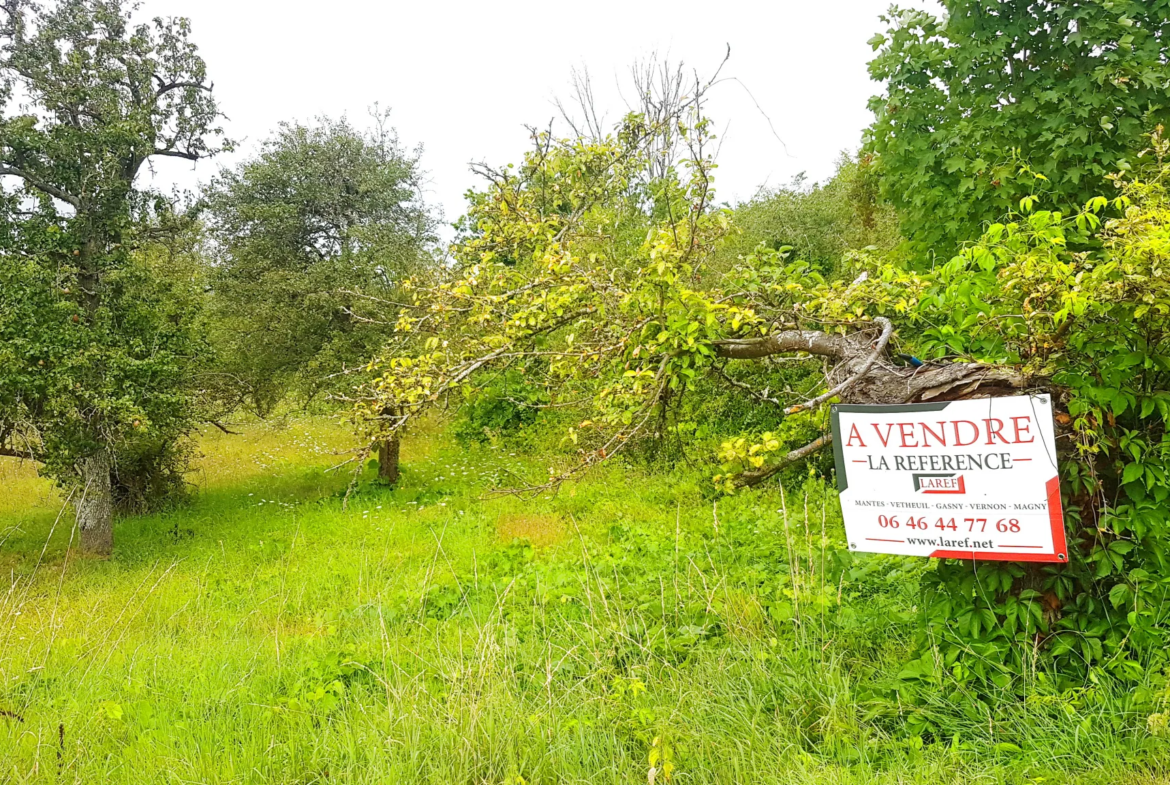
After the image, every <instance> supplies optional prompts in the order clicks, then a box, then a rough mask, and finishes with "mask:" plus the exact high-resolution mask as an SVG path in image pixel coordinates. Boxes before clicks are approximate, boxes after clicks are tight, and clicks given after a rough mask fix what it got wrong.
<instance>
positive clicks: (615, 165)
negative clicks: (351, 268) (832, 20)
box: [354, 90, 1170, 682]
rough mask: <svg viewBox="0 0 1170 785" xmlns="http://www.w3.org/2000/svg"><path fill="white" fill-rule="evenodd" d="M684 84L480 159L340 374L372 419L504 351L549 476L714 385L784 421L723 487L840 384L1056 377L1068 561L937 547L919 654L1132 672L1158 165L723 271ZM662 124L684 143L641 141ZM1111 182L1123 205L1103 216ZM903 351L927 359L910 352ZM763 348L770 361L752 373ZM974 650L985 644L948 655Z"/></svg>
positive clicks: (763, 470)
mask: <svg viewBox="0 0 1170 785" xmlns="http://www.w3.org/2000/svg"><path fill="white" fill-rule="evenodd" d="M695 94H696V95H697V96H698V98H696V99H688V100H685V101H683V102H681V103H680V105H679V106H678V107H677V109H676V111H674V112H672V113H670V115H669V117H668V118H667V119H666V120H665V121H663V120H662V118H661V116H659V118H658V119H654V120H651V119H647V116H646V115H644V114H635V115H631V116H628V117H627V118H625V119H624V121H623V122H622V123H621V125H620V126H619V127H618V128H617V129H616V130H615V131H614V132H613V133H612V134H610V135H607V136H604V137H596V136H594V137H591V138H580V137H578V138H571V139H556V138H554V137H552V136H551V135H549V134H547V133H534V135H533V140H534V149H533V151H532V152H530V153H529V154H528V155H527V156H526V157H525V159H524V161H523V163H522V164H521V165H520V166H519V167H515V168H512V167H509V168H506V169H502V170H487V169H485V170H484V173H485V174H486V175H487V176H488V178H489V185H488V187H487V188H486V189H485V190H484V191H482V192H480V193H477V194H474V195H473V197H472V199H471V206H470V212H469V218H468V220H467V221H466V222H465V224H464V232H465V234H464V236H463V238H462V239H461V240H460V242H458V243H457V244H456V246H455V249H454V250H455V257H456V261H457V264H456V265H455V266H453V267H452V268H450V269H448V270H440V271H436V272H435V273H434V274H433V275H432V276H431V277H428V278H418V279H414V280H412V281H411V282H410V283H409V286H408V291H409V292H410V297H411V301H410V302H409V303H406V304H404V305H405V306H406V307H404V310H403V313H402V316H401V318H400V320H399V323H398V326H397V328H398V334H399V339H398V340H397V341H396V342H395V343H394V344H393V345H392V346H391V347H389V348H388V349H387V350H386V352H385V353H384V354H383V356H381V357H379V358H378V359H377V360H375V361H374V362H373V363H371V365H370V369H369V370H370V372H371V379H372V381H369V382H367V383H366V384H364V385H363V386H362V387H361V388H360V389H359V391H358V392H357V394H356V396H355V404H354V405H355V410H354V414H355V420H356V422H357V424H358V426H359V429H360V431H361V433H362V435H363V436H364V437H365V438H366V439H367V440H368V443H371V444H377V443H382V442H385V441H387V440H390V439H393V438H395V437H396V435H397V434H399V433H400V432H401V431H402V430H403V429H404V428H406V427H408V426H409V425H410V423H412V422H413V421H414V420H415V419H417V418H418V417H420V416H422V415H423V414H424V413H425V412H427V411H428V410H432V409H436V408H439V409H448V410H451V409H458V408H459V407H461V406H463V405H464V404H465V403H466V402H467V401H469V400H474V399H475V397H476V396H477V395H479V394H480V393H481V392H482V391H483V390H485V389H487V388H489V387H490V386H491V385H492V384H494V383H495V382H496V381H497V380H498V379H500V378H501V377H502V375H505V374H507V375H509V377H510V378H513V379H515V378H520V379H524V380H525V383H526V384H528V385H529V386H530V390H529V391H528V394H526V395H525V396H524V400H525V401H528V402H531V403H530V405H533V406H538V407H545V408H551V409H556V410H557V411H558V412H559V417H558V419H557V420H553V422H567V423H568V425H566V427H565V429H564V440H565V443H566V444H567V445H569V446H571V447H572V449H571V450H569V451H568V453H567V454H566V455H565V456H563V458H562V460H561V461H560V462H559V463H558V464H556V465H553V466H551V467H550V470H549V474H548V476H547V477H541V478H537V479H535V480H530V481H521V482H520V483H519V485H518V487H516V488H514V489H513V490H515V491H518V492H525V491H527V492H530V493H540V492H545V491H547V490H549V489H552V488H555V487H556V486H557V485H558V484H559V483H561V482H563V481H564V480H566V479H568V478H570V477H572V476H574V475H576V474H577V473H579V472H581V471H584V470H586V469H588V468H589V467H591V466H594V465H596V464H597V463H599V462H600V461H604V460H607V459H609V458H612V457H613V456H614V455H616V454H619V453H621V452H622V451H624V450H627V449H628V448H629V447H630V446H631V445H634V444H638V443H640V442H644V441H645V440H648V439H654V438H660V437H661V436H662V435H664V434H666V433H668V432H671V431H672V430H673V432H674V433H676V434H685V433H686V431H685V429H683V428H681V427H679V426H680V423H679V416H680V412H681V411H683V409H684V407H683V406H682V405H681V404H682V402H683V401H684V400H687V401H688V404H687V406H688V407H689V411H691V412H692V413H693V412H694V411H696V410H697V411H699V412H701V411H702V405H703V401H702V400H701V399H700V400H697V401H695V400H690V398H695V397H697V396H700V395H702V394H703V391H709V390H712V389H716V388H717V387H719V386H722V387H723V388H724V389H726V390H730V391H732V392H734V393H735V394H738V395H741V396H742V400H743V401H744V405H746V406H759V407H771V408H774V409H775V410H776V412H777V413H778V421H779V422H780V426H779V427H778V428H777V429H775V430H773V431H772V432H768V433H743V434H728V436H729V438H728V439H727V441H726V442H725V443H724V444H723V446H722V448H721V449H720V450H719V456H718V460H719V461H720V462H721V463H722V467H721V469H719V470H715V469H714V468H713V471H712V473H713V475H715V482H716V484H717V485H718V487H719V489H720V490H721V491H723V492H729V493H734V492H736V490H737V489H739V488H742V487H744V486H749V485H754V484H757V483H760V482H762V481H764V480H767V479H768V478H771V477H774V476H775V475H776V474H777V473H778V472H779V471H780V470H781V469H783V468H784V467H785V466H788V465H790V464H792V463H793V462H794V461H797V460H801V459H803V458H806V457H808V456H810V455H813V454H814V453H816V452H817V451H818V450H820V449H822V448H824V447H825V446H826V445H828V444H829V443H830V441H831V434H829V433H827V432H826V429H827V423H826V419H827V418H826V417H825V411H826V407H827V405H828V404H830V403H831V402H834V401H846V402H858V403H908V402H917V401H927V400H930V401H946V400H956V399H962V398H969V397H982V396H987V395H994V394H1011V393H1014V392H1019V391H1021V390H1028V389H1034V390H1041V389H1043V390H1048V391H1051V392H1053V393H1054V394H1055V396H1056V398H1057V399H1058V400H1059V401H1061V402H1062V403H1063V406H1064V409H1063V412H1065V413H1062V415H1061V417H1062V420H1063V419H1067V420H1068V422H1067V423H1065V425H1067V435H1065V436H1063V437H1062V438H1063V440H1064V441H1065V442H1066V443H1067V446H1068V449H1067V450H1066V451H1065V452H1066V455H1065V462H1064V475H1065V477H1066V479H1067V484H1066V486H1067V487H1066V491H1065V494H1066V499H1067V500H1068V504H1069V507H1070V514H1069V520H1070V525H1071V526H1072V528H1073V529H1074V531H1073V541H1074V542H1075V543H1076V544H1077V549H1076V551H1075V553H1076V556H1075V557H1074V558H1073V560H1072V561H1073V563H1072V564H1070V565H1068V566H1063V567H1051V568H1043V569H1041V570H1039V571H1037V570H1031V569H1028V568H1024V567H1021V566H1017V565H996V564H991V565H984V564H979V565H977V568H973V566H972V565H971V564H970V563H954V564H943V565H941V566H940V568H939V569H938V570H937V571H936V572H935V573H934V579H933V583H932V585H931V598H932V600H931V602H930V603H929V604H928V607H927V610H926V611H925V612H924V619H925V621H926V622H927V623H926V625H925V627H924V629H925V631H926V634H925V635H924V638H923V640H924V644H925V648H924V651H925V654H926V656H927V659H926V660H922V661H921V662H920V663H919V664H920V665H921V666H922V667H925V665H924V663H927V662H929V663H930V668H929V669H928V670H929V671H930V672H932V673H937V672H939V671H940V670H941V669H942V668H943V667H952V668H955V669H958V670H960V671H961V669H962V668H970V669H971V672H972V675H973V676H975V677H978V678H980V679H983V680H988V681H992V682H994V681H1010V680H1011V678H1012V676H1011V674H1013V673H1020V672H1023V671H1021V670H1020V669H1019V668H1018V666H1019V665H1020V663H1021V662H1022V661H1023V660H1025V659H1028V660H1029V661H1030V662H1032V661H1034V660H1035V659H1036V657H1037V656H1038V655H1039V654H1043V655H1044V656H1045V657H1055V658H1056V661H1057V663H1058V664H1059V666H1060V668H1061V669H1062V670H1063V671H1067V672H1072V671H1074V670H1076V669H1077V668H1081V669H1082V670H1083V666H1084V665H1085V664H1086V663H1087V664H1089V665H1091V666H1094V667H1096V666H1101V667H1104V668H1106V669H1108V670H1109V671H1111V672H1114V673H1117V674H1119V675H1121V676H1124V677H1129V676H1132V675H1135V674H1136V672H1137V668H1138V665H1137V662H1138V660H1137V659H1135V657H1136V656H1137V655H1136V654H1135V652H1141V651H1145V652H1150V651H1154V650H1155V649H1156V648H1157V647H1158V646H1159V645H1160V642H1161V635H1162V633H1161V623H1162V619H1161V618H1160V617H1159V616H1158V612H1159V611H1158V608H1159V601H1160V597H1161V594H1160V592H1162V591H1163V590H1164V588H1165V586H1166V584H1165V583H1164V582H1163V580H1162V579H1161V577H1160V576H1161V575H1162V574H1163V570H1162V558H1163V555H1162V550H1161V546H1160V545H1159V541H1160V539H1161V540H1164V539H1165V538H1164V533H1163V531H1162V526H1163V524H1162V523H1161V522H1160V521H1161V519H1162V517H1161V516H1162V514H1163V513H1162V505H1163V504H1164V501H1165V496H1166V491H1165V489H1164V488H1163V487H1162V483H1163V481H1164V479H1165V478H1164V474H1163V471H1164V469H1163V463H1162V461H1163V456H1164V452H1165V443H1164V441H1163V435H1162V434H1163V431H1164V428H1163V425H1162V423H1163V421H1164V420H1163V418H1164V416H1165V414H1166V398H1165V397H1164V396H1163V393H1161V392H1160V390H1162V389H1163V388H1164V387H1165V377H1164V375H1163V374H1164V372H1165V370H1166V368H1165V365H1164V359H1163V357H1162V355H1161V354H1160V353H1159V352H1161V351H1163V350H1164V348H1163V347H1164V344H1163V341H1164V330H1163V328H1164V320H1165V318H1166V313H1165V309H1166V303H1170V298H1168V297H1166V296H1165V294H1166V293H1165V292H1161V291H1159V287H1160V286H1162V280H1161V278H1160V277H1159V276H1160V275H1161V269H1160V267H1159V265H1160V264H1161V261H1160V260H1161V258H1162V257H1161V256H1160V255H1159V251H1158V243H1159V242H1160V238H1161V237H1162V235H1163V233H1164V232H1165V231H1166V228H1165V227H1166V223H1165V222H1163V221H1162V220H1161V216H1162V215H1163V214H1164V213H1165V208H1164V204H1165V198H1166V197H1165V191H1164V189H1163V186H1162V183H1161V175H1159V176H1158V178H1155V179H1154V180H1152V181H1149V182H1137V181H1127V182H1124V183H1121V182H1120V181H1119V183H1120V185H1121V187H1122V193H1121V195H1120V196H1118V197H1117V198H1116V199H1114V200H1112V201H1110V202H1108V203H1107V202H1106V201H1105V200H1100V199H1098V200H1094V201H1093V202H1091V203H1090V205H1089V206H1088V208H1087V209H1086V210H1084V211H1083V212H1081V213H1079V214H1077V215H1075V216H1070V217H1067V218H1066V217H1064V216H1062V215H1059V214H1057V213H1054V212H1045V211H1038V210H1035V204H1034V200H1033V199H1032V197H1028V198H1026V199H1025V201H1024V202H1023V205H1022V209H1025V213H1024V214H1023V215H1022V216H1020V217H1019V218H1017V219H1013V220H1012V221H1011V222H1008V223H1004V224H997V225H995V226H992V227H991V228H990V230H989V231H988V233H987V235H986V236H985V237H984V238H983V240H982V241H981V242H980V243H979V244H977V245H974V246H972V247H971V248H968V249H967V250H965V251H964V252H963V253H962V254H961V255H959V256H958V257H956V258H955V260H954V261H952V262H950V263H949V264H947V265H944V266H942V267H941V268H939V269H938V270H936V271H934V272H931V273H914V272H911V271H908V270H906V269H903V268H900V267H898V266H896V265H893V264H890V263H888V262H887V261H886V260H884V259H883V258H881V257H880V256H877V255H874V254H872V253H865V252H861V253H856V254H851V255H849V256H848V258H846V259H845V260H844V261H843V262H842V264H841V265H839V266H838V268H837V270H836V272H835V274H834V276H833V277H832V278H827V277H824V276H822V275H821V274H819V273H818V272H816V271H815V270H814V269H812V268H811V267H810V266H809V265H808V264H805V263H803V262H801V261H799V260H792V259H791V258H789V256H788V254H787V253H786V251H785V250H783V249H781V250H779V251H766V250H764V251H761V252H759V253H758V254H757V255H755V256H753V257H751V258H749V259H748V260H746V261H744V262H743V263H742V264H740V265H738V266H737V267H735V268H734V269H733V270H731V271H729V272H726V273H720V274H715V273H713V272H711V270H710V269H709V267H708V261H709V259H710V258H711V257H712V254H713V252H714V250H715V249H716V247H717V245H718V243H719V242H720V241H721V240H722V238H723V237H724V236H725V235H726V234H727V233H728V232H731V231H734V227H733V225H732V223H731V220H730V216H729V214H728V213H727V212H725V211H724V210H721V209H718V208H716V207H714V206H713V190H712V180H711V173H712V171H713V169H714V163H713V161H712V160H711V158H710V156H709V155H708V153H707V150H708V149H709V147H710V142H711V135H710V128H709V123H708V122H707V121H706V119H705V118H704V117H703V116H702V112H701V109H702V92H701V90H696V93H695ZM664 122H665V123H669V126H668V127H667V126H664V125H663V123H664ZM666 132H669V134H670V137H671V139H672V140H673V143H674V144H676V145H677V146H678V148H677V149H680V150H681V151H682V153H683V154H682V155H680V156H679V160H678V163H677V165H675V166H671V167H661V166H656V162H657V161H658V159H659V156H661V155H662V150H663V145H662V143H661V140H662V138H663V135H664V133H666ZM1106 206H1113V207H1116V208H1117V209H1121V210H1125V211H1126V212H1125V216H1124V217H1123V218H1122V219H1118V220H1114V221H1112V222H1110V223H1108V224H1107V225H1105V226H1102V225H1101V220H1100V219H1099V218H1098V214H1099V213H1100V212H1101V210H1102V209H1104V208H1105V207H1106ZM1073 246H1075V247H1078V248H1083V249H1085V250H1079V251H1077V250H1070V248H1071V247H1073ZM896 327H897V328H901V333H900V334H899V333H898V331H897V330H896V329H895V328H896ZM907 352H912V353H913V354H915V355H917V356H918V357H921V358H924V359H926V360H927V362H926V363H925V364H922V365H920V366H915V364H914V363H907V362H905V361H903V360H900V359H899V357H901V356H903V355H904V353H907ZM778 357H785V358H786V359H787V360H788V362H786V363H785V369H786V370H785V371H784V372H783V373H776V374H775V377H774V378H775V379H776V380H778V382H777V383H776V384H775V385H768V384H766V383H765V384H764V385H763V386H761V385H760V384H759V381H760V379H761V377H762V378H764V379H767V378H768V377H769V374H768V373H766V370H767V368H768V366H769V364H770V363H771V362H773V361H774V359H776V358H778ZM794 365H796V366H799V367H801V368H803V369H804V371H805V372H804V373H803V374H802V375H800V374H793V373H792V372H791V368H792V367H793V366H794ZM761 369H763V370H764V371H765V372H764V373H760V370H761ZM691 416H693V414H692V415H691ZM773 419H774V420H775V419H777V418H773ZM810 437H811V438H810ZM1134 466H1138V467H1139V468H1133V467H1134ZM716 471H717V472H718V473H717V474H716ZM935 644H937V648H936V647H935ZM971 650H976V651H977V652H978V655H979V656H977V657H974V658H963V659H962V661H961V662H962V666H961V668H960V667H959V663H960V655H961V654H962V652H964V651H968V652H969V651H971ZM912 670H913V669H912ZM1033 672H1034V671H1033ZM919 673H920V675H921V674H925V673H926V671H924V670H922V669H920V671H919ZM911 675H913V673H911ZM959 675H966V674H965V673H963V672H960V674H959Z"/></svg>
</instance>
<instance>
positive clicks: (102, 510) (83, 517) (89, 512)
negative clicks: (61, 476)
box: [74, 450, 114, 556]
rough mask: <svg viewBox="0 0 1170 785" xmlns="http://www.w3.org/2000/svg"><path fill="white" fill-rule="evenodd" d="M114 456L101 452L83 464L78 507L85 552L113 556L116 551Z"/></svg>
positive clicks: (79, 525) (82, 544)
mask: <svg viewBox="0 0 1170 785" xmlns="http://www.w3.org/2000/svg"><path fill="white" fill-rule="evenodd" d="M110 468H111V466H110V455H109V453H108V452H106V451H104V450H103V451H102V452H99V453H97V454H95V455H93V456H91V457H89V458H86V459H85V460H83V461H82V462H81V465H80V467H79V469H80V473H81V488H80V489H78V492H77V502H76V504H75V505H74V507H75V509H76V512H77V529H78V531H79V532H80V534H81V550H82V551H84V552H85V553H90V554H93V555H95V556H109V555H110V554H111V553H112V552H113V550H114V497H113V494H112V493H111V487H110Z"/></svg>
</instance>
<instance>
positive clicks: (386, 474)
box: [378, 434, 400, 485]
mask: <svg viewBox="0 0 1170 785" xmlns="http://www.w3.org/2000/svg"><path fill="white" fill-rule="evenodd" d="M399 447H400V442H399V439H398V434H394V435H393V436H391V437H390V438H389V439H387V440H386V441H384V442H380V443H379V444H378V479H379V480H381V481H382V482H384V483H386V484H387V485H396V484H397V483H398V453H399Z"/></svg>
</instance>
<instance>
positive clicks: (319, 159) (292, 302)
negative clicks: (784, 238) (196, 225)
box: [206, 114, 434, 414]
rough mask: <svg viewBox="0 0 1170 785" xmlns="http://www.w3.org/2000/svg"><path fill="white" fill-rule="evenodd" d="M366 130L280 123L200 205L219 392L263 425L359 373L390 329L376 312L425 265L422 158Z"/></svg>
mask: <svg viewBox="0 0 1170 785" xmlns="http://www.w3.org/2000/svg"><path fill="white" fill-rule="evenodd" d="M375 119H376V121H377V124H376V127H375V128H374V130H373V131H371V132H368V133H367V132H363V131H361V130H359V129H357V128H355V127H353V126H352V125H351V124H350V123H349V122H348V121H346V120H344V119H343V120H329V119H322V120H320V121H319V122H318V123H317V124H315V125H312V126H308V125H301V124H297V123H286V124H283V125H282V126H281V127H280V129H279V131H278V132H277V133H276V135H275V136H273V137H272V138H271V139H268V140H266V141H265V142H264V143H263V145H262V146H261V149H260V152H259V154H258V155H256V156H255V157H254V158H252V159H250V160H248V161H245V162H244V163H242V164H240V165H239V166H237V167H236V168H234V169H231V170H227V171H225V172H223V173H222V174H221V175H220V176H219V177H218V178H217V179H216V181H215V182H214V183H213V184H212V186H211V188H210V189H209V190H208V192H207V193H206V211H207V212H206V215H207V218H208V226H209V229H210V234H211V237H212V238H213V240H214V244H213V252H214V256H215V267H214V272H213V275H212V285H213V286H214V288H215V297H214V298H213V300H212V304H213V311H214V319H213V324H214V329H213V335H214V337H215V341H216V347H217V356H218V358H219V371H220V374H221V376H220V378H221V379H222V380H223V384H222V385H221V387H222V388H223V390H224V394H225V395H228V396H235V397H238V398H241V399H244V400H247V401H248V402H249V403H250V405H251V406H253V407H254V408H255V409H256V410H257V411H258V412H260V413H262V414H264V413H267V412H270V411H271V410H272V408H273V407H274V406H275V405H276V404H277V403H278V402H279V401H280V400H281V399H282V398H283V397H284V395H285V394H287V393H288V392H289V391H290V390H291V389H298V390H300V391H301V392H303V393H306V394H312V393H313V391H315V390H317V389H319V388H320V387H321V386H322V384H323V383H324V380H325V377H328V376H330V375H331V374H335V373H338V372H340V371H341V370H343V369H344V368H345V367H346V366H347V365H348V366H351V367H352V366H360V365H362V364H363V363H364V362H365V361H366V360H368V359H369V357H370V356H371V355H372V354H373V353H374V352H375V351H376V349H377V347H378V346H379V345H380V344H381V343H382V342H383V341H384V340H385V338H386V336H387V334H388V333H389V332H390V328H391V327H392V325H393V319H392V318H391V319H390V324H389V325H384V324H382V322H383V321H384V317H385V308H381V307H377V306H378V303H379V302H384V301H386V300H392V299H393V296H392V293H393V292H394V291H395V290H396V289H397V288H398V287H399V286H400V285H401V283H402V281H403V280H405V279H406V278H407V277H408V276H409V275H411V274H413V273H415V272H417V270H418V268H419V267H420V265H423V264H425V263H426V261H427V259H428V258H429V257H428V249H429V246H430V245H431V244H432V243H433V240H434V235H433V232H434V222H433V219H432V217H431V214H430V212H429V211H428V210H427V208H426V207H425V205H424V204H423V203H422V200H421V198H420V181H421V178H422V172H421V170H420V168H419V159H418V151H413V152H411V151H407V150H404V149H403V148H402V147H401V146H400V145H399V143H398V140H397V138H396V136H395V135H394V133H393V131H392V129H390V128H389V127H388V126H387V125H386V117H385V115H383V114H378V115H377V116H376V118H375ZM375 298H376V299H375Z"/></svg>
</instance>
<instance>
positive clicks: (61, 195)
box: [0, 164, 81, 209]
mask: <svg viewBox="0 0 1170 785" xmlns="http://www.w3.org/2000/svg"><path fill="white" fill-rule="evenodd" d="M6 174H10V175H13V176H15V177H19V178H20V179H22V180H24V181H25V182H26V183H28V184H29V185H31V186H32V187H33V188H35V189H37V190H38V191H41V192H43V193H46V194H48V195H49V196H52V197H53V198H55V199H60V200H61V201H62V202H66V203H68V204H71V205H73V207H75V208H78V209H80V208H81V199H79V198H78V197H76V196H74V195H73V194H71V193H69V192H68V191H66V190H64V189H62V188H58V187H57V186H55V185H52V184H51V183H46V182H45V181H44V180H42V179H40V178H39V177H37V176H35V175H32V174H29V173H28V172H26V171H24V170H23V169H21V168H19V167H16V166H13V165H12V164H0V175H6Z"/></svg>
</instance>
